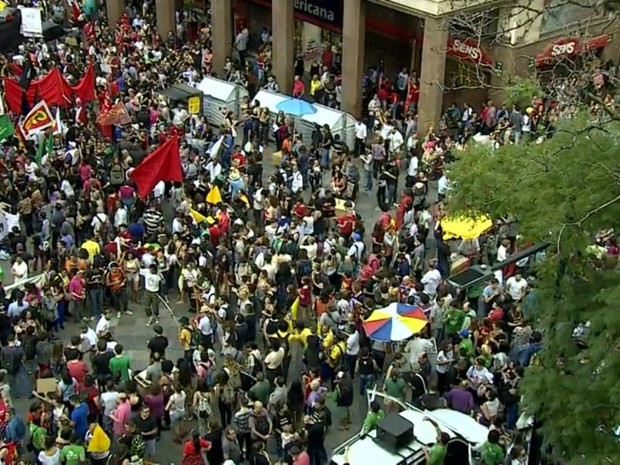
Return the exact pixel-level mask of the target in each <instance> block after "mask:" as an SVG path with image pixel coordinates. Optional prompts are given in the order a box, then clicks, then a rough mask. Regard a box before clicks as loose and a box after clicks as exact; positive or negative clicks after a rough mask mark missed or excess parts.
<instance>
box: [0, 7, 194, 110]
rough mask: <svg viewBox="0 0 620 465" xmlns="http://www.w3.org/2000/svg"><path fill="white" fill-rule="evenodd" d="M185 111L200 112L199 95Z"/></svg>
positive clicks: (189, 103)
mask: <svg viewBox="0 0 620 465" xmlns="http://www.w3.org/2000/svg"><path fill="white" fill-rule="evenodd" d="M0 1H1V0H0ZM187 111H188V112H189V114H190V115H197V114H199V113H200V96H199V95H194V96H193V97H190V98H188V99H187Z"/></svg>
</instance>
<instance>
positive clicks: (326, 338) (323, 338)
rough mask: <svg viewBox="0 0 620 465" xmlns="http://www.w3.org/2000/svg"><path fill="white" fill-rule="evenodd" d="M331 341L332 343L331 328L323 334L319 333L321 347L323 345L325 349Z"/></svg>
mask: <svg viewBox="0 0 620 465" xmlns="http://www.w3.org/2000/svg"><path fill="white" fill-rule="evenodd" d="M333 343H334V333H332V330H331V329H330V330H328V331H327V332H326V333H325V334H322V333H321V347H323V349H327V348H328V347H329V346H331V345H332V344H333Z"/></svg>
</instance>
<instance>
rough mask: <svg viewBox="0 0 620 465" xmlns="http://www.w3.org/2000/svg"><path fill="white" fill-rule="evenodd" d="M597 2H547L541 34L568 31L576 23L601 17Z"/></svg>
mask: <svg viewBox="0 0 620 465" xmlns="http://www.w3.org/2000/svg"><path fill="white" fill-rule="evenodd" d="M594 5H595V2H592V1H590V0H579V1H575V0H545V6H544V10H543V14H542V24H541V26H540V32H541V33H542V34H546V33H550V32H555V31H558V30H560V29H566V28H567V27H568V26H572V25H575V24H576V23H579V22H580V21H581V22H584V21H588V20H592V19H597V18H598V17H601V15H602V10H601V11H599V10H598V9H597V8H596V7H595V6H594Z"/></svg>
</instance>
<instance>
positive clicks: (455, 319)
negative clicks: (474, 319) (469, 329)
mask: <svg viewBox="0 0 620 465" xmlns="http://www.w3.org/2000/svg"><path fill="white" fill-rule="evenodd" d="M463 321H465V313H464V312H463V310H461V309H459V308H453V309H451V310H450V311H449V312H448V314H447V315H446V318H445V327H446V333H447V334H449V335H450V334H456V333H458V332H459V331H460V330H461V328H462V326H463Z"/></svg>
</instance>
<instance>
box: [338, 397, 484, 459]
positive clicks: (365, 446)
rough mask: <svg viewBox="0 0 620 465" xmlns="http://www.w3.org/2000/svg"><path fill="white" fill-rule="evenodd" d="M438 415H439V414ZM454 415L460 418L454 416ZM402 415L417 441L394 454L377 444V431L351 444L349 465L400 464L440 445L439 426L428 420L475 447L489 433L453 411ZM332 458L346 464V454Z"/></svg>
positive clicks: (414, 411)
mask: <svg viewBox="0 0 620 465" xmlns="http://www.w3.org/2000/svg"><path fill="white" fill-rule="evenodd" d="M436 413H438V415H435V414H436ZM453 413H454V414H456V415H452V414H453ZM399 415H400V416H401V417H403V418H405V419H406V420H408V421H410V422H411V423H412V424H413V432H414V435H415V439H414V441H412V442H411V443H409V444H408V445H407V446H406V447H403V448H401V449H399V450H397V451H394V452H392V451H390V450H387V449H385V448H383V447H381V446H380V445H379V444H377V443H375V442H374V438H375V437H376V431H371V432H370V433H368V435H366V436H365V437H363V438H358V439H357V440H354V441H353V442H352V443H351V444H350V445H349V456H348V459H349V463H364V462H369V463H370V462H372V463H379V464H381V465H390V464H394V463H400V462H401V461H402V460H403V458H405V457H408V456H412V455H415V454H417V453H420V454H421V453H422V448H423V447H424V446H426V447H430V446H432V445H433V444H435V442H437V431H436V430H435V427H434V426H433V424H432V423H431V422H429V421H424V417H429V418H432V419H433V420H435V421H437V423H438V425H439V428H440V429H441V430H442V431H443V432H445V433H447V434H448V435H449V436H450V438H451V439H453V438H455V437H457V434H458V435H460V436H462V437H463V439H465V440H466V441H468V442H470V443H471V444H472V446H477V445H478V444H479V443H481V442H479V441H480V440H481V441H482V442H484V441H485V440H486V437H487V434H488V431H489V430H488V429H487V428H485V427H484V426H482V425H480V424H478V423H476V421H475V420H474V419H473V418H471V417H469V416H467V415H465V414H462V413H460V412H456V411H453V410H449V409H440V410H434V411H432V412H429V411H424V410H418V409H408V410H403V411H402V412H400V414H399ZM455 433H456V434H455ZM331 459H332V461H333V462H334V463H335V464H336V465H343V464H344V456H343V455H342V454H336V455H334V456H332V458H331ZM414 463H415V462H414Z"/></svg>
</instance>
